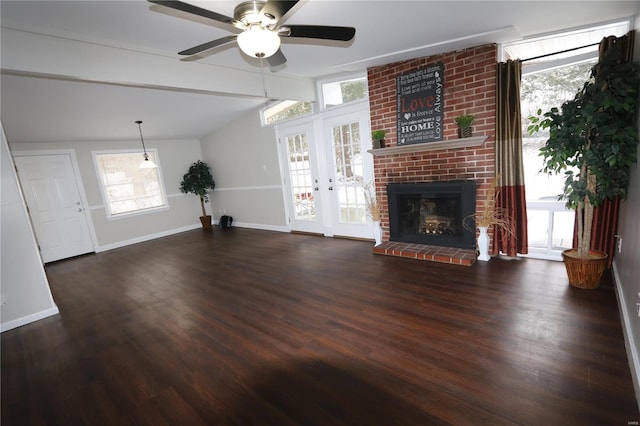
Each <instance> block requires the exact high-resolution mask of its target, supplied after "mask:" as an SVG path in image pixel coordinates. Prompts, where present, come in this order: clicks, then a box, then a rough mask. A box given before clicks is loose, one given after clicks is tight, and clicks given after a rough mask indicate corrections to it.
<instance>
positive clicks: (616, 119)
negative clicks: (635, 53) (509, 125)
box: [528, 45, 640, 289]
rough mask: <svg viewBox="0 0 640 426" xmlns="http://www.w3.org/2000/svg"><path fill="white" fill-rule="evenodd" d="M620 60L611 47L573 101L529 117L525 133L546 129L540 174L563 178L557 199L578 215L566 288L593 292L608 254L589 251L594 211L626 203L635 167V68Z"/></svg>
mask: <svg viewBox="0 0 640 426" xmlns="http://www.w3.org/2000/svg"><path fill="white" fill-rule="evenodd" d="M620 58H621V52H620V46H619V45H614V46H613V47H611V48H610V49H609V50H607V52H606V53H605V54H604V56H603V58H602V59H601V60H600V61H599V62H598V63H597V64H596V65H595V66H594V67H593V68H592V69H591V77H590V79H589V80H588V81H587V82H586V83H585V84H584V86H583V87H582V89H580V90H579V91H578V93H577V94H576V95H575V97H574V98H573V99H571V100H569V101H566V102H565V103H563V104H562V106H561V108H560V109H558V108H555V107H554V108H551V110H550V111H548V112H545V113H544V114H542V112H541V111H540V110H538V115H537V116H534V117H529V119H530V121H531V123H532V124H531V125H530V126H529V127H528V130H529V133H531V134H533V133H536V132H537V131H538V130H539V129H549V139H548V140H547V142H546V143H545V145H544V146H543V147H542V148H541V150H540V155H541V156H542V157H543V158H544V167H543V169H542V170H543V171H544V172H545V173H548V174H559V173H564V175H565V182H564V188H563V193H562V194H561V195H560V196H559V199H565V200H566V202H567V204H566V205H567V207H568V208H571V209H575V210H576V213H577V227H578V230H577V236H578V246H577V249H569V250H565V251H564V252H563V253H562V257H563V259H564V263H565V266H566V269H567V275H568V277H569V284H571V285H572V286H574V287H579V288H587V289H593V288H597V287H598V286H599V283H600V278H601V276H602V273H603V272H604V269H605V266H606V263H607V253H604V252H601V251H597V250H592V249H591V248H590V243H591V231H592V224H593V213H594V207H597V206H598V205H600V204H601V203H602V202H603V201H604V200H605V199H614V198H615V197H620V198H625V197H626V195H627V187H628V186H629V179H630V171H631V166H632V165H633V164H634V163H635V162H636V153H637V148H638V113H637V102H638V94H639V87H640V65H639V64H638V63H637V62H622V61H621V60H620Z"/></svg>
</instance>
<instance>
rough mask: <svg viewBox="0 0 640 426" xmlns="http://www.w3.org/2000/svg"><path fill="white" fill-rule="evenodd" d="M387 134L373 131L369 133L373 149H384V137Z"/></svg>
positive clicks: (382, 131) (381, 131)
mask: <svg viewBox="0 0 640 426" xmlns="http://www.w3.org/2000/svg"><path fill="white" fill-rule="evenodd" d="M386 134H387V132H385V131H384V130H374V131H372V132H371V139H373V147H374V148H384V136H385V135H386Z"/></svg>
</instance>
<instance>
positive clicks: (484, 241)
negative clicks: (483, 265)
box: [478, 226, 491, 261]
mask: <svg viewBox="0 0 640 426" xmlns="http://www.w3.org/2000/svg"><path fill="white" fill-rule="evenodd" d="M478 229H479V230H480V235H478V251H479V252H480V253H479V254H478V260H484V261H488V260H491V256H489V235H488V234H487V227H486V226H479V227H478Z"/></svg>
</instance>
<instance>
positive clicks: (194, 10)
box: [147, 0, 233, 24]
mask: <svg viewBox="0 0 640 426" xmlns="http://www.w3.org/2000/svg"><path fill="white" fill-rule="evenodd" d="M147 1H149V2H150V3H155V4H159V5H161V6H166V7H170V8H171V9H176V10H180V11H182V12H187V13H191V14H192V15H198V16H202V17H204V18H209V19H213V20H214V21H218V22H222V23H224V24H233V18H230V17H228V16H225V15H221V14H219V13H216V12H213V11H211V10H208V9H203V8H201V7H198V6H194V5H192V4H189V3H184V2H181V1H177V0H147Z"/></svg>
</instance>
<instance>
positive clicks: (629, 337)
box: [613, 259, 640, 408]
mask: <svg viewBox="0 0 640 426" xmlns="http://www.w3.org/2000/svg"><path fill="white" fill-rule="evenodd" d="M613 279H614V281H615V288H616V296H617V297H618V306H619V307H620V317H621V319H622V332H623V334H624V341H625V346H626V348H627V358H628V359H629V368H630V369H631V379H632V381H633V388H634V390H635V392H636V403H637V404H638V408H640V380H639V377H640V357H639V354H638V349H637V348H638V346H637V343H638V342H636V341H635V339H634V338H633V333H632V332H631V323H632V321H633V320H634V318H636V313H635V312H629V309H628V308H627V303H626V300H625V297H624V292H623V291H622V283H621V282H620V276H619V275H618V270H617V267H616V261H615V259H614V260H613Z"/></svg>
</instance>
